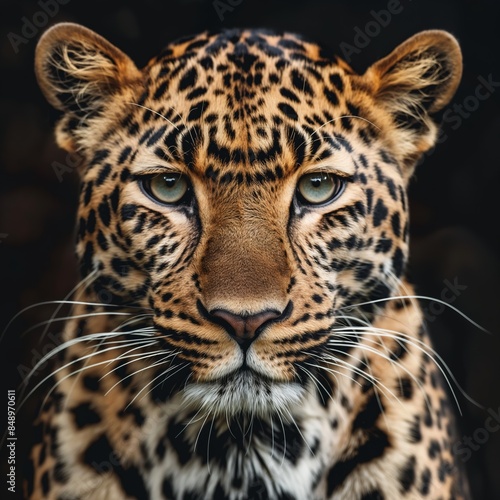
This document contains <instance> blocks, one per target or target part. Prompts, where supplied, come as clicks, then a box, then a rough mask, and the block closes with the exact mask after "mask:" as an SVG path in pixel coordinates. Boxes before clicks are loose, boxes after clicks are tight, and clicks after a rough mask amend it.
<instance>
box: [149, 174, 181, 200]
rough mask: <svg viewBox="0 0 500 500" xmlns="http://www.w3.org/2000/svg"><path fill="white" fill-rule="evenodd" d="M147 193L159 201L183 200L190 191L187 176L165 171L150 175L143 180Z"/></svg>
mask: <svg viewBox="0 0 500 500" xmlns="http://www.w3.org/2000/svg"><path fill="white" fill-rule="evenodd" d="M145 187H146V191H148V194H149V195H150V196H151V197H152V198H154V199H155V201H159V202H160V203H167V204H175V203H179V202H181V201H183V199H185V197H186V195H187V194H188V192H189V191H190V185H189V181H188V179H187V177H186V176H185V175H182V174H174V173H166V174H158V175H155V176H153V177H150V178H149V179H148V180H147V181H146V182H145Z"/></svg>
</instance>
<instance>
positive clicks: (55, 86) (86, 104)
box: [35, 23, 141, 120]
mask: <svg viewBox="0 0 500 500" xmlns="http://www.w3.org/2000/svg"><path fill="white" fill-rule="evenodd" d="M35 72H36V76H37V79H38V83H39V85H40V88H41V89H42V92H43V93H44V95H45V97H46V98H47V100H48V101H49V102H50V103H51V104H52V105H53V106H54V107H56V108H57V109H60V110H62V111H65V112H66V113H69V114H71V115H73V117H74V118H76V119H80V120H82V119H85V118H88V117H91V116H95V114H98V113H99V110H100V108H101V106H102V104H103V103H104V102H105V101H106V100H107V99H108V98H109V97H110V96H112V95H113V94H115V93H117V92H118V91H119V89H121V88H123V86H126V85H127V84H129V83H131V82H133V81H136V80H137V79H138V78H140V76H141V73H140V71H139V70H138V69H137V67H136V66H135V64H134V63H133V62H132V60H131V59H130V58H129V57H128V56H126V55H125V54H124V53H123V52H122V51H121V50H119V49H117V48H116V47H115V46H114V45H112V44H111V43H109V42H108V41H107V40H105V39H104V38H103V37H101V36H99V35H98V34H97V33H94V32H93V31H91V30H89V29H87V28H84V27H83V26H80V25H78V24H73V23H60V24H56V25H55V26H53V27H52V28H50V29H49V30H47V31H46V32H45V33H44V34H43V36H42V37H41V38H40V41H39V42H38V45H37V48H36V54H35Z"/></svg>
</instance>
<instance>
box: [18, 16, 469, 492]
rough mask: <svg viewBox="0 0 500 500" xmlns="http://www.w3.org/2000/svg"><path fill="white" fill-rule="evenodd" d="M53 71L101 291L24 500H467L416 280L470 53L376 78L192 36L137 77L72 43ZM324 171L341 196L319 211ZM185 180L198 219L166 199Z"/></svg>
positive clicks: (236, 35)
mask: <svg viewBox="0 0 500 500" xmlns="http://www.w3.org/2000/svg"><path fill="white" fill-rule="evenodd" d="M36 72H37V77H38V80H39V83H40V86H41V88H42V90H43V92H44V94H45V95H46V97H47V99H48V100H49V102H50V103H51V104H53V105H54V106H55V107H56V108H58V109H60V110H61V111H63V116H62V119H61V121H60V122H59V124H58V127H57V140H58V143H59V144H60V146H61V147H63V148H65V149H66V150H68V151H71V152H76V153H78V154H79V155H80V156H81V157H82V159H83V162H82V164H83V166H82V168H81V172H80V173H81V197H80V203H79V209H78V230H77V231H78V242H77V253H78V256H79V259H80V264H81V275H82V278H83V281H82V283H81V285H80V287H79V288H78V289H77V292H76V294H75V301H78V303H75V304H74V306H73V316H74V319H70V320H69V321H68V322H67V323H66V326H65V329H64V341H65V344H64V345H63V347H64V349H62V348H60V349H58V351H60V353H59V354H60V355H59V356H58V360H57V362H56V366H55V369H54V380H53V387H54V389H53V390H52V392H51V395H50V398H49V399H48V402H47V403H46V404H45V406H44V407H43V409H42V412H41V414H40V417H39V420H38V423H37V426H36V436H37V442H36V444H35V445H34V447H33V451H32V455H31V459H32V465H31V471H30V472H29V473H28V474H27V477H28V481H27V482H26V485H25V488H26V490H25V494H26V497H27V498H31V499H41V498H49V499H58V500H63V499H65V500H70V499H71V500H77V499H78V500H84V499H93V500H98V499H107V500H112V499H124V498H135V499H146V498H152V499H169V500H174V499H175V500H177V499H179V500H180V499H183V500H187V499H224V498H227V499H231V500H243V499H280V500H285V499H287V500H291V499H297V500H305V499H307V500H312V499H318V500H320V499H321V500H323V499H333V498H335V499H337V498H340V499H363V500H368V499H399V498H408V499H417V498H418V499H420V498H432V499H441V498H442V499H451V498H454V499H459V498H468V493H467V487H466V481H465V479H464V476H463V474H461V472H460V470H459V469H458V467H457V464H456V463H455V461H454V457H453V455H452V453H451V443H452V439H453V426H454V424H453V418H452V415H451V412H450V409H449V406H450V405H449V402H448V396H447V394H446V392H445V391H444V389H443V386H442V383H441V376H440V373H439V369H438V367H437V365H436V363H435V361H434V355H433V351H432V349H431V346H430V342H429V338H428V336H427V333H426V330H425V326H424V323H423V317H422V313H421V310H420V307H419V305H418V303H417V302H416V301H415V300H414V299H412V298H411V297H412V296H413V295H414V292H413V290H412V287H411V285H410V284H409V283H408V282H407V281H406V279H405V267H406V263H407V258H408V202H407V194H406V189H407V185H408V181H409V179H410V177H411V175H412V172H413V168H414V165H415V163H416V161H417V160H418V158H419V157H420V155H421V154H422V153H424V152H425V151H426V150H428V149H429V148H430V147H432V146H433V144H434V142H435V139H436V132H437V127H436V125H435V123H434V121H433V120H432V118H431V117H432V114H433V113H435V112H437V111H439V110H440V109H442V108H443V106H444V105H446V104H447V103H448V102H449V100H450V99H451V97H452V95H453V93H454V92H455V89H456V87H457V85H458V82H459V80H460V75H461V56H460V50H459V48H458V45H457V42H456V41H455V39H454V38H453V37H452V36H451V35H449V34H447V33H444V32H441V31H426V32H422V33H420V34H418V35H416V36H414V37H412V38H411V39H409V40H408V41H406V42H405V43H403V44H402V45H400V46H399V47H398V48H396V49H395V51H394V52H392V53H391V54H390V55H389V56H387V57H385V58H384V59H382V60H380V61H378V62H376V63H375V64H374V65H373V66H371V67H370V68H369V69H368V70H367V71H366V72H365V74H363V75H358V74H356V73H354V72H353V71H352V70H351V69H350V68H349V67H348V65H347V64H346V63H345V62H343V61H342V60H340V59H339V58H336V57H333V56H330V55H328V54H327V53H326V52H325V51H324V50H323V49H321V48H320V47H318V46H317V45H315V44H312V43H309V42H307V41H305V40H303V39H302V38H301V37H299V36H296V35H291V34H288V33H284V34H275V33H271V32H267V31H259V30H252V31H250V30H249V31H239V30H232V31H225V32H223V33H219V34H209V33H203V34H200V35H197V36H195V37H190V38H186V39H183V40H180V41H177V42H174V43H173V44H171V45H169V46H168V47H167V48H166V49H165V50H164V51H163V52H161V53H160V54H159V55H158V56H157V57H155V58H154V59H152V60H151V61H150V62H149V63H148V65H147V66H146V67H145V68H144V69H142V70H139V69H137V68H136V66H135V65H134V63H133V62H132V61H131V60H130V59H129V58H128V57H127V56H126V55H124V54H123V53H122V52H121V51H120V50H118V49H117V48H116V47H114V46H112V45H111V44H110V43H109V42H107V41H106V40H104V39H103V38H102V37H100V36H99V35H97V34H95V33H93V32H91V31H89V30H88V29H86V28H83V27H81V26H77V25H73V24H60V25H57V26H55V27H53V28H51V29H50V30H49V31H48V32H46V33H45V35H44V36H43V37H42V39H41V40H40V42H39V45H38V47H37V54H36ZM318 172H319V173H323V174H324V175H326V176H329V177H328V178H331V179H335V180H336V182H338V184H339V185H340V186H341V187H342V189H341V190H340V191H339V194H338V196H335V197H334V198H332V199H330V200H329V201H328V202H327V203H323V204H319V205H311V204H308V203H304V200H303V199H301V198H300V194H299V193H298V188H297V185H298V182H299V179H301V178H303V176H304V175H306V174H307V173H318ZM166 173H168V174H176V175H183V176H184V177H183V178H184V179H188V182H189V186H190V187H189V191H188V192H189V193H190V194H189V198H183V201H182V202H179V203H177V204H173V203H171V204H162V203H159V202H158V200H157V199H155V198H154V197H152V196H151V192H150V191H148V189H147V186H148V182H149V181H148V179H149V180H150V179H151V178H152V177H154V176H155V175H159V174H166ZM186 196H187V195H186ZM402 296H404V297H406V298H398V297H402ZM408 297H409V298H408ZM61 353H62V354H61Z"/></svg>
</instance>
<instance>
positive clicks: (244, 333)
mask: <svg viewBox="0 0 500 500" xmlns="http://www.w3.org/2000/svg"><path fill="white" fill-rule="evenodd" d="M210 314H211V315H212V317H214V318H217V319H218V320H222V324H223V326H225V327H226V330H227V332H228V333H229V335H230V336H231V337H232V338H233V339H234V340H236V342H238V344H240V345H241V346H243V345H249V344H250V343H251V342H252V341H253V340H255V339H256V338H257V337H258V335H259V334H260V332H261V331H262V330H263V328H262V327H263V326H264V325H265V324H266V323H270V322H271V321H273V320H276V319H278V318H280V316H281V315H282V313H280V312H279V311H276V310H274V309H268V310H266V311H262V312H259V313H257V314H252V315H240V314H234V313H232V312H231V311H227V310H225V309H214V310H212V311H210ZM224 323H225V324H224Z"/></svg>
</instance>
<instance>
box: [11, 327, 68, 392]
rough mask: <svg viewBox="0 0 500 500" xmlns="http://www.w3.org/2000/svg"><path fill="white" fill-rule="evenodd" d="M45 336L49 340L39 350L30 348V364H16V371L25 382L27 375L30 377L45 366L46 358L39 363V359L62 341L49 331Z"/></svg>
mask: <svg viewBox="0 0 500 500" xmlns="http://www.w3.org/2000/svg"><path fill="white" fill-rule="evenodd" d="M47 338H48V339H49V342H47V343H46V344H45V345H44V346H43V347H42V348H41V349H40V350H38V349H35V348H33V349H31V356H32V357H31V363H30V366H26V365H23V364H20V365H18V367H17V373H18V374H19V376H20V377H21V380H22V381H23V382H25V383H27V382H28V377H30V378H31V377H33V376H34V375H36V374H37V373H38V372H40V371H41V370H43V369H44V368H45V367H46V366H47V363H48V360H47V361H45V362H44V363H42V364H40V365H39V363H40V361H41V360H42V359H43V358H44V357H45V356H47V355H48V354H49V353H51V352H52V351H53V350H54V349H56V348H57V347H58V346H60V345H61V342H62V341H61V339H59V338H58V337H57V336H56V335H54V334H53V333H51V332H49V333H47ZM35 368H36V370H35Z"/></svg>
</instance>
